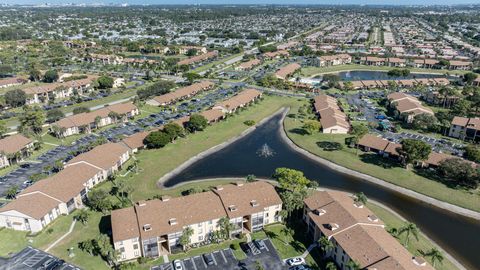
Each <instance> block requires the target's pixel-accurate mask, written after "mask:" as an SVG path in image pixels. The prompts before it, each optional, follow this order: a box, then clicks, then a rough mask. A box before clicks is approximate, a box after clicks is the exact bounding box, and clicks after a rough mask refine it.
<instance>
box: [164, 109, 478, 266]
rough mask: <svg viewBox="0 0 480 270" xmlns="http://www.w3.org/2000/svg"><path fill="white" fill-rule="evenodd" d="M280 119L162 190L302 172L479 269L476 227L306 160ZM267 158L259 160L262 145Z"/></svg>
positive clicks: (467, 220) (470, 221)
mask: <svg viewBox="0 0 480 270" xmlns="http://www.w3.org/2000/svg"><path fill="white" fill-rule="evenodd" d="M281 119H282V116H281V115H280V114H279V115H276V116H275V117H273V118H272V119H271V120H269V121H267V122H266V123H265V124H263V125H262V126H260V127H258V128H257V129H256V130H255V131H254V132H252V133H250V134H248V135H247V136H245V137H243V138H241V139H239V140H237V141H236V142H234V143H232V144H230V145H229V146H227V147H225V148H223V149H222V150H220V151H218V152H215V153H213V154H210V155H208V156H206V157H205V158H204V159H202V160H199V161H197V162H195V163H193V164H192V165H190V166H188V167H187V168H186V169H185V170H183V171H182V172H181V173H180V174H178V175H176V176H173V177H172V178H170V179H169V180H168V181H167V182H165V183H164V185H165V186H167V187H169V186H173V185H175V184H178V183H181V182H185V181H191V180H197V179H208V178H220V177H245V176H247V175H248V174H253V175H255V176H257V177H262V178H270V177H271V176H272V174H273V172H274V170H275V169H276V168H278V167H288V168H292V169H296V170H300V171H303V172H304V173H305V176H306V177H308V178H309V179H312V180H315V181H317V182H318V183H319V185H320V186H321V187H325V188H332V189H337V190H343V191H347V192H352V193H355V192H363V193H365V194H366V195H367V197H369V198H371V199H374V200H376V201H378V202H381V203H383V204H384V205H386V206H388V207H390V208H392V209H393V210H394V211H396V212H397V213H399V214H400V215H402V216H403V217H405V218H406V219H408V220H410V221H411V222H414V223H415V224H416V225H417V226H418V227H419V228H420V229H421V230H422V231H423V232H424V233H425V234H427V235H428V236H429V237H430V238H432V239H433V240H434V241H435V242H437V243H438V244H439V245H440V246H441V247H442V248H444V249H445V250H447V251H448V252H449V253H450V254H451V255H453V256H454V257H455V258H456V259H457V260H458V261H459V262H461V263H462V264H463V265H464V266H465V267H467V268H468V269H472V270H473V269H478V266H480V256H478V249H479V248H480V222H478V221H476V220H474V219H471V218H466V217H464V216H461V215H457V214H453V213H451V212H448V211H446V210H443V209H440V208H437V207H434V206H431V205H428V204H426V203H423V202H421V201H419V200H416V199H413V198H410V197H407V196H405V195H402V194H399V193H397V192H394V191H391V190H389V189H386V188H383V187H381V186H378V185H375V184H372V183H370V182H367V181H364V180H361V179H359V178H356V177H352V176H350V175H346V174H342V173H339V172H337V171H335V170H332V169H330V168H329V167H326V166H324V165H321V164H319V163H317V162H315V161H313V160H311V159H309V158H308V157H305V156H303V155H301V154H299V153H298V152H296V151H295V150H294V149H292V148H290V146H288V144H286V143H285V142H284V141H283V138H282V137H281V135H280V130H281V125H280V122H279V121H281ZM265 144H267V146H268V149H270V150H271V152H272V153H273V155H272V156H269V157H265V155H260V152H261V150H262V149H264V148H265V147H264V145H265Z"/></svg>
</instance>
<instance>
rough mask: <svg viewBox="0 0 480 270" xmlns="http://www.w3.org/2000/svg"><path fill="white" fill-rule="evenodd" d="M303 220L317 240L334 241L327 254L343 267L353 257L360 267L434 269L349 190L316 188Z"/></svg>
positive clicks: (305, 208) (305, 209) (343, 268)
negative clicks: (409, 250) (355, 198)
mask: <svg viewBox="0 0 480 270" xmlns="http://www.w3.org/2000/svg"><path fill="white" fill-rule="evenodd" d="M303 220H304V222H305V223H306V224H307V228H308V229H307V232H306V233H307V234H308V236H310V237H311V238H312V240H313V241H314V242H316V241H318V239H320V238H321V237H325V238H326V239H327V240H328V241H330V242H331V243H332V244H333V247H334V248H333V249H332V250H331V251H328V252H327V253H326V256H327V257H329V258H331V259H332V260H333V261H335V263H336V264H337V266H338V267H339V269H341V270H348V269H350V268H349V267H348V266H347V264H348V262H349V261H350V260H352V261H355V262H357V263H358V264H359V265H360V269H408V270H416V269H419V270H423V269H426V270H427V269H428V270H433V269H434V268H433V267H431V266H430V265H429V264H428V263H427V262H426V261H425V260H424V259H423V258H421V257H418V256H413V255H412V254H410V253H409V252H408V251H407V250H406V249H405V248H404V247H403V246H402V245H401V244H400V243H399V242H398V240H397V239H395V238H394V237H393V236H391V235H390V234H389V233H388V232H387V231H386V230H385V224H384V223H383V222H382V221H381V220H380V219H379V218H378V217H377V216H376V215H375V214H374V213H373V212H372V211H370V210H369V209H368V208H367V207H366V206H365V205H363V204H361V203H359V202H356V201H355V200H354V198H352V197H351V196H349V195H348V194H346V193H343V192H339V191H316V192H314V193H313V194H311V195H310V196H308V197H307V198H306V199H305V200H304V210H303Z"/></svg>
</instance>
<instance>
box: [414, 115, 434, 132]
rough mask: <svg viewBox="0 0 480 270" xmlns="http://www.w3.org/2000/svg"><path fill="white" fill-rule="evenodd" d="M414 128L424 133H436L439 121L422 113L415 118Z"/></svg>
mask: <svg viewBox="0 0 480 270" xmlns="http://www.w3.org/2000/svg"><path fill="white" fill-rule="evenodd" d="M412 127H413V128H414V129H416V130H421V131H424V132H428V131H435V129H436V128H437V127H438V120H437V118H435V116H433V115H431V114H428V113H422V114H419V115H416V116H415V117H414V118H413V121H412Z"/></svg>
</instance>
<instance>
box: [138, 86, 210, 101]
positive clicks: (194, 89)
mask: <svg viewBox="0 0 480 270" xmlns="http://www.w3.org/2000/svg"><path fill="white" fill-rule="evenodd" d="M214 87H215V84H214V83H213V82H210V81H201V82H198V83H194V84H192V85H189V86H186V87H182V88H180V89H177V90H175V91H173V92H170V93H167V94H164V95H161V96H156V97H154V98H152V99H150V100H148V101H147V104H149V105H152V106H165V105H169V104H172V103H174V102H177V101H179V100H182V99H186V98H190V97H192V96H194V95H196V94H198V93H199V92H202V91H206V90H209V89H212V88H214Z"/></svg>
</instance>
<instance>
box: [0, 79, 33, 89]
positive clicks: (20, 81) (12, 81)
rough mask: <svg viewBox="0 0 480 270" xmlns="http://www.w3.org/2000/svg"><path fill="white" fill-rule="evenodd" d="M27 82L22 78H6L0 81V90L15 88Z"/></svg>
mask: <svg viewBox="0 0 480 270" xmlns="http://www.w3.org/2000/svg"><path fill="white" fill-rule="evenodd" d="M27 81H28V80H26V79H23V78H18V77H14V78H6V79H1V80H0V88H7V87H10V86H16V85H21V84H24V83H26V82H27Z"/></svg>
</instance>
